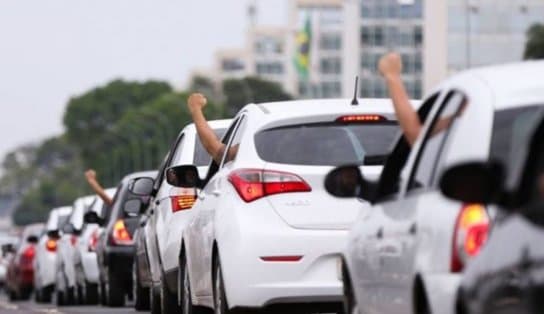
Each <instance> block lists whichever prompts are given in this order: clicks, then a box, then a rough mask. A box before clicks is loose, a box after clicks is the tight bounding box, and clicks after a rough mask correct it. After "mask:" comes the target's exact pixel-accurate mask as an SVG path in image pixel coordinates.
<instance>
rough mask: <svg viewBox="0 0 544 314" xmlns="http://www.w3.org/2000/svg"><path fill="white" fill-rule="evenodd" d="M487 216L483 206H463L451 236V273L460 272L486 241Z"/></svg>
mask: <svg viewBox="0 0 544 314" xmlns="http://www.w3.org/2000/svg"><path fill="white" fill-rule="evenodd" d="M488 232H489V216H488V215H487V211H486V209H485V207H484V206H482V205H479V204H469V205H464V206H463V208H462V209H461V212H460V213H459V216H458V217H457V223H456V224H455V232H454V235H453V250H452V259H451V271H452V272H454V273H457V272H461V271H462V270H463V268H464V267H465V264H466V263H467V261H468V260H469V259H470V258H472V257H474V256H476V255H477V254H478V253H479V252H480V250H481V248H482V247H483V245H484V244H485V242H486V240H487V235H488Z"/></svg>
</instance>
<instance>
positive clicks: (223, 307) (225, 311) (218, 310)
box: [213, 257, 233, 314]
mask: <svg viewBox="0 0 544 314" xmlns="http://www.w3.org/2000/svg"><path fill="white" fill-rule="evenodd" d="M213 274H214V276H213V278H214V282H213V305H214V308H215V314H232V313H233V312H232V311H230V310H229V305H228V303H227V297H226V294H225V284H224V281H223V272H222V271H221V262H220V261H219V257H217V258H216V259H215V263H214V269H213Z"/></svg>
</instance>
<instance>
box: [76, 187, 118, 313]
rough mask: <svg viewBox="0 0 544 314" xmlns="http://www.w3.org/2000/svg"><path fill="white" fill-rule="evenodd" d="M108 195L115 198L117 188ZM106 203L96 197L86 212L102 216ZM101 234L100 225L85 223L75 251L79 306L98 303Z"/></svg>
mask: <svg viewBox="0 0 544 314" xmlns="http://www.w3.org/2000/svg"><path fill="white" fill-rule="evenodd" d="M106 194H108V196H110V197H111V198H113V196H114V195H115V188H109V189H106ZM103 209H104V202H103V201H102V199H101V198H100V197H95V198H94V201H93V203H92V204H91V205H90V206H89V208H88V209H87V210H86V212H85V214H87V213H88V212H89V211H92V212H95V213H96V214H97V215H98V216H101V215H102V211H103ZM99 234H100V225H99V224H98V221H97V222H95V223H88V222H84V224H83V227H82V230H81V233H80V235H79V237H78V240H77V243H76V246H75V251H74V260H73V261H74V269H75V277H76V296H77V297H78V298H79V299H78V300H77V302H78V303H79V304H97V303H98V298H99V296H98V283H99V280H98V274H99V270H98V261H97V259H96V245H97V243H98V236H99Z"/></svg>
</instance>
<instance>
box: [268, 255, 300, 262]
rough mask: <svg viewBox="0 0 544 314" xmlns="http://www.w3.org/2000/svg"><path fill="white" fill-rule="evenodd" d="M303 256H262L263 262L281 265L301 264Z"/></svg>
mask: <svg viewBox="0 0 544 314" xmlns="http://www.w3.org/2000/svg"><path fill="white" fill-rule="evenodd" d="M301 259H302V255H286V256H261V260H262V261H263V262H279V263H289V262H291V263H294V262H299V261H300V260H301Z"/></svg>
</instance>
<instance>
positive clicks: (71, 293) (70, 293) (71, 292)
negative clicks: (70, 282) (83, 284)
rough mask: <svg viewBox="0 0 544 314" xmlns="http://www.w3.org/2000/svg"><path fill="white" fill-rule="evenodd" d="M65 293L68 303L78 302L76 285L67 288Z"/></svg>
mask: <svg viewBox="0 0 544 314" xmlns="http://www.w3.org/2000/svg"><path fill="white" fill-rule="evenodd" d="M64 295H65V301H66V305H74V304H76V288H75V287H68V288H66V290H65V294H64Z"/></svg>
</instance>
